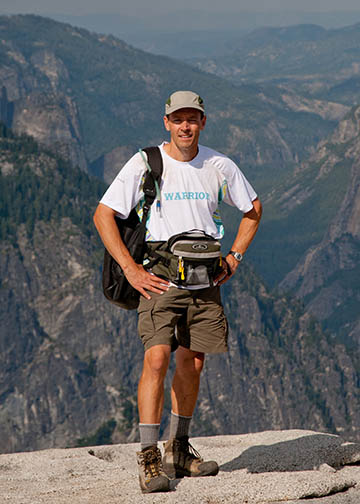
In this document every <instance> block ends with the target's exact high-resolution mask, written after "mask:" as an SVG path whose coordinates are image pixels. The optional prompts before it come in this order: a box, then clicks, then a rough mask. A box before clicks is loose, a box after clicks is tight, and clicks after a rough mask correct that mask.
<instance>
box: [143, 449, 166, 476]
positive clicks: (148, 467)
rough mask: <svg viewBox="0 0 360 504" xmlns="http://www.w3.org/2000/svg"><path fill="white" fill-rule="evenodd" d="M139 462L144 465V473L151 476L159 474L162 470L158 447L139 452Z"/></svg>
mask: <svg viewBox="0 0 360 504" xmlns="http://www.w3.org/2000/svg"><path fill="white" fill-rule="evenodd" d="M140 464H141V465H142V466H144V469H145V474H146V475H147V476H150V477H151V478H155V477H156V476H159V475H160V473H161V471H162V460H161V453H160V450H159V449H153V450H147V451H145V452H144V453H142V454H141V462H140Z"/></svg>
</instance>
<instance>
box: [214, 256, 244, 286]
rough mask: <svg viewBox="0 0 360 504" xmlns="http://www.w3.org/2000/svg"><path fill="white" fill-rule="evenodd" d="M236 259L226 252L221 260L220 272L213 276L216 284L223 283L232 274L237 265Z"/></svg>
mask: <svg viewBox="0 0 360 504" xmlns="http://www.w3.org/2000/svg"><path fill="white" fill-rule="evenodd" d="M239 264H240V263H239V261H237V260H236V259H235V258H234V257H233V256H232V255H231V254H228V255H227V256H226V257H225V258H224V259H223V262H222V269H223V270H222V272H221V273H220V274H219V275H218V276H217V277H216V278H215V283H217V285H223V284H224V283H226V282H227V281H228V280H230V278H231V277H232V276H233V274H234V273H235V271H236V270H237V268H238V266H239Z"/></svg>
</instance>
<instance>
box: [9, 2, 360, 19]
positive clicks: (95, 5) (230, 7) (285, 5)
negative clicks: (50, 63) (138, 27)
mask: <svg viewBox="0 0 360 504" xmlns="http://www.w3.org/2000/svg"><path fill="white" fill-rule="evenodd" d="M189 8H190V9H191V10H198V9H200V10H202V9H204V10H205V9H206V10H207V11H209V10H210V11H219V12H224V11H236V12H239V11H257V12H259V11H260V12H261V11H262V12H266V11H272V10H286V11H302V12H304V11H307V12H329V11H347V10H349V11H358V10H360V4H359V0H342V1H341V2H339V0H301V2H299V0H221V2H219V3H216V4H215V5H214V4H213V3H212V2H211V1H209V0H182V1H181V2H180V3H178V2H171V1H169V0H100V1H99V0H61V1H59V0H30V1H29V0H1V2H0V12H2V13H19V14H20V13H37V14H44V15H45V14H72V15H86V14H93V13H121V14H129V15H134V14H136V13H137V14H138V15H139V17H140V16H142V13H143V12H144V10H146V11H148V10H149V11H150V10H151V11H154V10H166V11H168V12H169V11H176V10H182V11H183V10H185V9H189Z"/></svg>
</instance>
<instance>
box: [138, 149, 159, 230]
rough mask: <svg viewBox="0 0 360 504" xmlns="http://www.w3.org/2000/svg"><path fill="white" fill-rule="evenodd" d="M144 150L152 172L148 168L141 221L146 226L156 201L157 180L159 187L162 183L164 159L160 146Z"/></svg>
mask: <svg viewBox="0 0 360 504" xmlns="http://www.w3.org/2000/svg"><path fill="white" fill-rule="evenodd" d="M142 150H143V151H144V152H146V154H147V158H148V163H149V165H150V168H151V172H149V171H148V170H147V171H146V175H145V180H144V185H143V191H144V196H145V203H144V206H143V216H142V219H141V223H142V224H143V225H144V226H145V225H146V220H147V216H148V213H149V210H150V207H151V205H152V204H153V203H154V200H155V197H156V187H155V180H156V181H157V183H158V184H159V187H160V184H161V176H162V172H163V161H162V156H161V152H160V149H159V147H145V149H142Z"/></svg>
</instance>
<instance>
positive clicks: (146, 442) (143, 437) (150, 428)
mask: <svg viewBox="0 0 360 504" xmlns="http://www.w3.org/2000/svg"><path fill="white" fill-rule="evenodd" d="M159 430H160V424H143V423H141V424H139V432H140V443H141V449H142V450H143V449H144V448H147V447H148V446H157V444H158V441H159Z"/></svg>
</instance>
